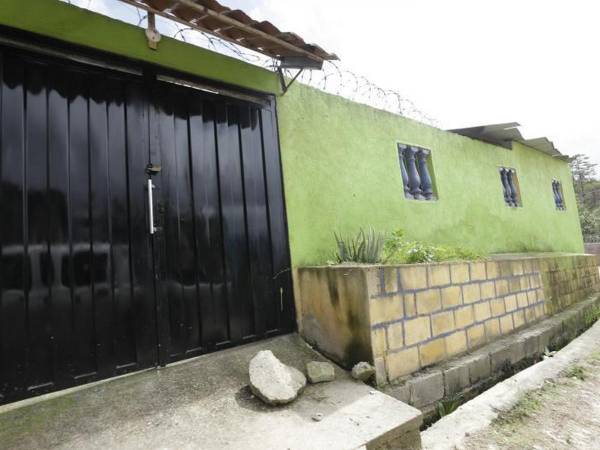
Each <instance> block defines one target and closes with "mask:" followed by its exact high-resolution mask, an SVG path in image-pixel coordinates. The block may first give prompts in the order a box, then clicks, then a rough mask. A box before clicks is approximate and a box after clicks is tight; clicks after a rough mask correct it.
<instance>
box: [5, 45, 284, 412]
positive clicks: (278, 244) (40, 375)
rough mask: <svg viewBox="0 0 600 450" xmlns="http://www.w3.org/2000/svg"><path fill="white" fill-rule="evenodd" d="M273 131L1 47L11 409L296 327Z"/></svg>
mask: <svg viewBox="0 0 600 450" xmlns="http://www.w3.org/2000/svg"><path fill="white" fill-rule="evenodd" d="M276 130H277V126H276V115H275V110H274V103H273V102H270V101H265V104H264V105H256V104H253V103H248V102H243V101H238V100H233V99H228V98H225V97H223V96H219V95H215V94H210V93H206V92H202V91H199V90H195V89H189V88H184V87H181V86H178V85H176V84H172V83H166V82H158V81H156V80H155V79H154V76H153V75H152V76H151V75H147V76H146V77H144V78H142V77H138V76H134V75H129V74H123V73H120V72H119V73H118V72H115V71H110V70H105V69H101V68H95V67H90V66H84V65H80V64H77V63H70V62H69V63H67V62H65V61H63V60H60V59H57V58H51V57H42V56H39V55H37V54H36V55H33V54H29V53H26V52H22V51H20V50H15V49H11V48H8V47H7V48H3V47H0V403H2V402H8V401H13V400H17V399H20V398H24V397H29V396H32V395H37V394H40V393H44V392H48V391H52V390H56V389H60V388H64V387H69V386H73V385H77V384H81V383H86V382H89V381H93V380H98V379H103V378H107V377H111V376H114V375H118V374H122V373H125V372H130V371H135V370H139V369H142V368H146V367H153V366H156V365H160V364H167V363H169V362H172V361H176V360H180V359H183V358H188V357H191V356H195V355H198V354H201V353H205V352H209V351H213V350H217V349H219V348H222V347H226V346H232V345H237V344H240V343H244V342H248V341H251V340H255V339H260V338H263V337H266V336H270V335H274V334H279V333H284V332H289V331H291V330H293V328H294V323H295V321H294V310H293V298H292V287H291V274H290V271H289V264H290V263H289V251H288V240H287V229H286V222H285V208H284V199H283V189H282V180H281V167H280V159H279V158H280V156H279V148H278V138H277V131H276ZM149 164H153V165H154V166H156V167H160V168H161V170H160V172H158V173H157V174H153V175H152V174H149V173H147V171H146V169H147V166H148V165H149ZM149 177H151V178H152V182H153V183H154V185H155V188H154V189H153V190H152V192H153V195H154V198H153V208H154V212H155V223H154V224H155V225H156V227H157V231H156V233H154V234H151V233H150V226H149V201H150V197H149V195H148V190H147V186H148V179H149Z"/></svg>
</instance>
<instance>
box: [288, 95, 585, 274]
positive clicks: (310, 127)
mask: <svg viewBox="0 0 600 450" xmlns="http://www.w3.org/2000/svg"><path fill="white" fill-rule="evenodd" d="M278 114H279V130H280V141H281V152H282V160H283V168H284V179H285V193H286V202H287V211H288V226H289V231H290V246H291V249H292V258H293V265H294V266H301V265H307V264H316V263H323V262H324V261H326V260H327V259H331V255H332V252H333V249H334V246H335V242H334V238H333V232H334V231H337V232H341V233H355V232H356V231H357V230H358V229H359V227H368V226H372V227H374V228H375V229H376V230H381V231H392V230H394V229H397V228H402V229H403V230H404V231H405V233H406V235H407V236H408V237H410V238H414V239H421V240H424V241H428V242H432V243H440V244H458V245H461V246H465V247H470V248H473V249H475V250H478V251H485V252H495V253H496V252H523V251H533V250H535V251H565V252H582V251H583V242H582V237H581V230H580V227H579V221H578V216H577V209H576V204H575V196H574V192H573V187H572V183H571V176H570V171H569V166H568V164H567V163H566V162H564V161H561V160H559V159H556V158H553V157H550V156H548V155H546V154H544V153H541V152H539V151H537V150H534V149H531V148H528V147H525V146H523V145H520V144H518V143H515V144H514V147H513V150H508V149H505V148H502V147H497V146H494V145H489V144H486V143H483V142H481V141H477V140H473V139H470V138H466V137H463V136H459V135H456V134H453V133H448V132H445V131H442V130H439V129H436V128H433V127H430V126H427V125H424V124H421V123H418V122H415V121H413V120H409V119H405V118H402V117H400V116H397V115H394V114H390V113H387V112H384V111H380V110H376V109H373V108H370V107H367V106H364V105H360V104H356V103H353V102H351V101H348V100H345V99H343V98H340V97H337V96H333V95H328V94H324V93H322V92H320V91H317V90H315V89H312V88H309V87H306V86H303V85H300V84H295V85H294V86H293V87H292V88H291V89H290V91H289V92H288V93H287V94H285V95H284V96H283V97H281V98H280V99H279V101H278ZM474 125H477V124H474ZM549 133H550V134H551V133H552V130H549ZM397 142H404V143H409V144H415V145H419V146H422V147H426V148H429V149H431V152H432V163H433V171H434V173H435V183H436V186H437V193H438V197H439V199H438V200H437V201H429V202H428V201H417V200H408V199H406V198H405V197H404V194H403V187H402V177H401V173H400V168H399V163H398V153H397V148H396V143H397ZM500 166H506V167H512V168H515V169H516V170H517V176H518V179H519V183H520V188H521V197H522V202H523V207H522V208H509V207H507V206H506V205H505V204H504V198H503V193H502V186H501V183H500V177H499V173H498V168H499V167H500ZM553 178H556V179H558V180H560V181H561V182H562V185H563V190H564V195H565V200H566V205H567V210H566V211H558V210H556V208H555V205H554V198H553V194H552V188H551V182H552V179H553Z"/></svg>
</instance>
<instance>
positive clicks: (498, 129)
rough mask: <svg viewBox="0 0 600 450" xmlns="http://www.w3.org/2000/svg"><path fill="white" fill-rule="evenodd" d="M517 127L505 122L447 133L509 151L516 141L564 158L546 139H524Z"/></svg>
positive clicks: (515, 124) (516, 123) (458, 129)
mask: <svg viewBox="0 0 600 450" xmlns="http://www.w3.org/2000/svg"><path fill="white" fill-rule="evenodd" d="M519 126H521V125H520V124H519V123H518V122H507V123H497V124H490V125H480V126H477V127H469V128H456V129H453V130H447V131H450V132H451V133H456V134H460V135H462V136H467V137H470V138H473V139H478V140H480V141H484V142H488V143H490V144H495V145H500V146H502V147H505V148H509V149H512V143H513V141H516V142H520V143H521V144H524V145H527V146H528V147H531V148H534V149H536V150H539V151H540V152H543V153H546V154H548V155H550V156H557V157H561V156H564V155H563V154H562V153H561V152H559V151H558V149H557V148H556V147H555V146H554V144H553V143H552V141H551V140H549V139H548V138H547V137H539V138H535V139H525V138H524V137H523V135H522V134H521V131H520V130H519V128H518V127H519Z"/></svg>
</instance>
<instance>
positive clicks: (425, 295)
mask: <svg viewBox="0 0 600 450" xmlns="http://www.w3.org/2000/svg"><path fill="white" fill-rule="evenodd" d="M416 299H417V312H418V313H419V314H429V313H432V312H436V311H439V310H441V309H442V300H441V298H440V290H439V289H428V290H426V291H420V292H417V294H416Z"/></svg>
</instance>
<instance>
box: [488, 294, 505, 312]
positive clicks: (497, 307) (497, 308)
mask: <svg viewBox="0 0 600 450" xmlns="http://www.w3.org/2000/svg"><path fill="white" fill-rule="evenodd" d="M490 308H491V309H492V316H501V315H503V314H504V313H506V308H505V306H504V299H503V298H495V299H493V300H490Z"/></svg>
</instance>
